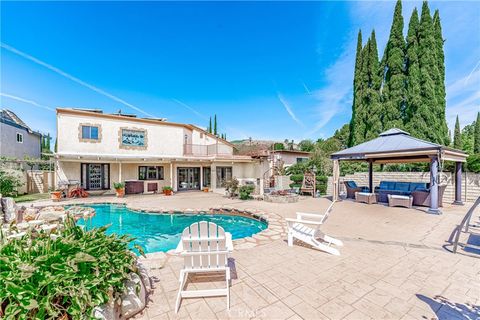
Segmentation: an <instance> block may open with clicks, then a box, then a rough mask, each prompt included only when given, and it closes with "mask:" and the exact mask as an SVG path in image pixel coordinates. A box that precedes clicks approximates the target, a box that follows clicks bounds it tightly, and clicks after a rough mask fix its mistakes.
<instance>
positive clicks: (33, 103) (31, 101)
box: [0, 92, 55, 112]
mask: <svg viewBox="0 0 480 320" xmlns="http://www.w3.org/2000/svg"><path fill="white" fill-rule="evenodd" d="M0 96H2V97H6V98H10V99H13V100H17V101H20V102H24V103H28V104H31V105H32V106H35V107H39V108H43V109H46V110H48V111H52V112H55V109H54V108H50V107H47V106H44V105H42V104H40V103H37V102H35V101H33V100H28V99H24V98H21V97H17V96H13V95H11V94H8V93H4V92H0Z"/></svg>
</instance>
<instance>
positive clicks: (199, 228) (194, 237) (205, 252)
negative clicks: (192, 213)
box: [175, 221, 233, 313]
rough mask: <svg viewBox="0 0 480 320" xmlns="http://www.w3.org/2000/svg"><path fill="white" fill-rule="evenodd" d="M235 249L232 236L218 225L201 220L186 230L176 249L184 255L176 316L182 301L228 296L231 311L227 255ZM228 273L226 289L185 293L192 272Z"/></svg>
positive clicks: (227, 274) (228, 274) (226, 275)
mask: <svg viewBox="0 0 480 320" xmlns="http://www.w3.org/2000/svg"><path fill="white" fill-rule="evenodd" d="M232 250H233V243H232V235H231V234H230V233H228V232H225V230H223V228H222V227H220V226H217V225H216V224H215V223H212V222H206V221H200V222H197V223H193V224H192V225H190V226H189V227H186V228H185V229H184V230H183V232H182V238H181V240H180V242H179V244H178V246H177V249H176V250H175V251H176V252H177V253H178V254H179V255H181V256H183V260H184V266H183V269H182V270H180V279H179V280H180V288H179V290H178V294H177V301H176V304H175V313H177V312H178V309H179V308H180V303H181V301H182V298H194V297H214V296H226V297H227V309H230V267H229V266H228V255H229V253H230V252H231V251H232ZM209 272H211V273H221V272H225V280H226V285H227V286H226V288H220V289H208V290H184V287H185V284H186V281H187V278H188V274H190V273H209Z"/></svg>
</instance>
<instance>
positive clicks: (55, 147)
mask: <svg viewBox="0 0 480 320" xmlns="http://www.w3.org/2000/svg"><path fill="white" fill-rule="evenodd" d="M57 143H58V138H55V146H54V147H53V151H54V152H55V153H57V150H58V148H57Z"/></svg>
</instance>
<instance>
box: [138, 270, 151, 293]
mask: <svg viewBox="0 0 480 320" xmlns="http://www.w3.org/2000/svg"><path fill="white" fill-rule="evenodd" d="M137 266H138V274H139V276H140V278H141V279H142V282H143V285H144V286H145V291H146V293H147V296H148V294H149V293H151V292H152V281H151V279H150V277H149V276H148V271H147V268H146V267H145V266H144V265H143V264H142V263H140V262H138V263H137Z"/></svg>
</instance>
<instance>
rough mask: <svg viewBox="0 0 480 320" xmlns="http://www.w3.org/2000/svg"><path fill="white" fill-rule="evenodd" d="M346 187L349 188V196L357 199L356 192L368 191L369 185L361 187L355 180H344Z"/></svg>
mask: <svg viewBox="0 0 480 320" xmlns="http://www.w3.org/2000/svg"><path fill="white" fill-rule="evenodd" d="M343 183H344V184H345V188H346V189H347V198H350V199H355V193H356V192H368V191H370V190H369V189H368V187H359V186H357V184H356V183H355V181H351V180H350V181H344V182H343Z"/></svg>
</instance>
